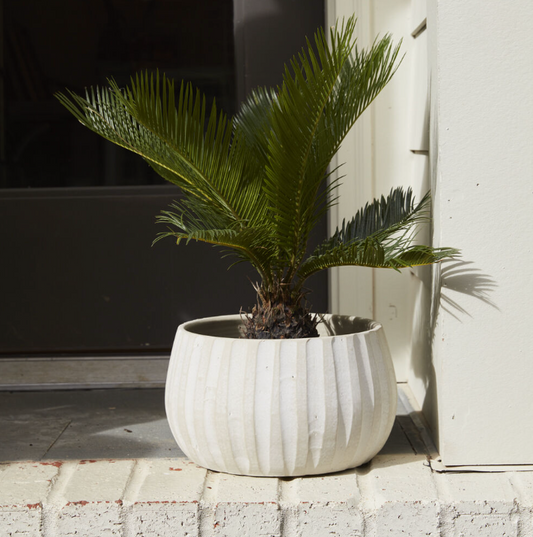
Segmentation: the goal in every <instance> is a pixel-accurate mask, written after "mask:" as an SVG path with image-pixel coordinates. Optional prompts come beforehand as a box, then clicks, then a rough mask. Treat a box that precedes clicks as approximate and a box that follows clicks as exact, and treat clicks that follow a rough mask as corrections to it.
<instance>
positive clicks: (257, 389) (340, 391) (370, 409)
mask: <svg viewBox="0 0 533 537" xmlns="http://www.w3.org/2000/svg"><path fill="white" fill-rule="evenodd" d="M354 28H355V19H354V18H350V19H349V20H347V21H346V22H343V23H339V24H337V25H336V26H335V27H334V28H332V29H331V31H330V36H329V37H330V38H329V42H328V39H327V37H326V34H325V32H323V31H321V30H319V31H317V33H316V35H315V39H314V43H311V42H308V43H307V47H306V49H304V50H302V52H300V53H299V54H298V55H297V56H295V57H294V58H293V59H292V60H291V62H290V65H289V66H287V67H286V68H285V72H284V76H283V83H282V85H281V86H280V87H277V88H275V89H265V88H259V89H257V90H255V91H254V92H252V93H251V94H250V95H249V97H248V98H247V100H246V101H245V102H244V104H243V105H242V107H241V109H240V111H239V112H238V114H237V115H236V116H235V117H233V118H231V119H228V118H227V117H226V116H225V115H224V113H223V112H221V111H219V110H218V109H217V108H216V106H215V103H213V104H211V105H209V106H208V105H207V104H206V101H205V98H204V97H203V96H202V95H201V94H200V93H199V92H197V91H195V90H194V89H193V88H192V87H191V86H190V85H188V84H186V83H183V82H182V83H181V85H180V86H179V88H176V87H175V84H174V82H173V81H171V80H168V79H167V78H166V77H165V76H162V75H161V76H160V75H159V74H158V73H157V74H148V73H144V74H138V75H136V76H135V77H134V78H132V80H131V84H130V86H129V87H126V88H120V87H119V86H118V85H117V84H116V83H115V82H114V81H112V80H111V81H110V83H109V84H110V86H109V87H108V88H105V89H102V88H96V89H90V90H88V91H87V92H86V95H85V97H82V96H78V95H76V94H73V93H71V92H69V93H68V95H63V94H59V95H58V98H59V99H60V101H61V102H62V103H63V104H64V105H65V106H66V107H67V108H68V109H69V110H70V112H72V113H73V114H74V115H75V116H76V118H77V119H79V121H80V122H81V123H82V124H83V125H85V126H86V127H88V128H89V129H91V130H93V131H95V132H96V133H97V134H99V135H100V136H103V137H104V138H106V139H108V140H109V141H111V142H113V143H115V144H117V145H119V146H122V147H124V148H125V149H127V150H130V151H133V152H134V153H137V154H138V155H140V156H141V157H142V158H143V159H144V160H145V161H146V162H147V163H148V164H149V165H150V166H151V167H152V168H153V169H154V170H155V171H156V172H157V173H159V174H160V175H161V176H162V177H164V178H165V179H166V180H167V181H170V182H171V183H174V184H175V185H177V186H178V187H179V188H180V190H181V193H180V199H179V200H178V201H176V202H175V203H174V204H173V205H172V206H171V207H170V209H169V210H165V211H163V212H162V214H161V215H160V216H159V217H158V220H159V222H160V223H162V224H165V225H166V230H165V231H163V232H162V233H160V234H159V236H158V238H157V240H159V239H161V238H165V237H174V238H175V239H176V240H177V242H178V243H179V242H181V241H185V242H189V241H191V240H193V241H202V242H206V243H210V244H214V245H218V246H221V247H222V251H223V253H224V254H226V253H227V252H228V251H230V252H232V253H233V254H234V256H235V257H236V260H237V261H247V262H249V263H251V264H252V266H253V267H254V268H255V269H256V270H257V273H258V283H257V284H256V291H257V303H256V305H255V306H254V307H253V309H252V311H251V312H249V313H246V314H238V313H237V312H236V314H235V315H230V316H224V317H217V318H207V319H200V320H196V321H190V322H187V323H184V324H182V325H181V326H180V327H179V328H178V331H177V335H176V339H175V342H174V346H173V349H172V355H171V360H170V365H169V371H168V377H167V385H166V409H167V415H168V419H169V423H170V426H171V429H172V431H173V434H174V436H175V438H176V440H177V442H178V444H179V445H180V447H181V448H182V450H183V451H184V452H185V454H186V455H187V456H188V457H189V458H191V459H192V460H193V461H195V462H196V463H198V464H200V465H202V466H204V467H206V468H210V469H213V470H219V471H223V472H230V473H235V474H242V475H257V476H296V475H306V474H319V473H326V472H335V471H340V470H344V469H346V468H351V467H355V466H358V465H360V464H363V463H365V462H366V461H368V460H369V459H371V458H372V457H373V456H374V455H375V454H376V453H377V452H378V451H379V450H380V449H381V447H382V446H383V444H384V443H385V441H386V439H387V437H388V435H389V433H390V430H391V428H392V424H393V421H394V417H395V410H396V382H395V376H394V370H393V366H392V362H391V358H390V354H389V350H388V347H387V343H386V340H385V336H384V334H383V329H382V327H381V325H380V324H379V323H377V322H375V321H372V320H367V319H360V318H355V317H345V316H339V315H315V314H313V313H312V312H311V311H310V310H309V306H308V305H307V302H306V289H305V287H304V284H305V282H306V280H307V278H309V277H310V276H311V275H313V274H314V273H316V272H318V271H321V270H325V269H328V268H330V267H336V266H340V265H342V266H345V265H357V266H365V267H383V268H389V269H395V270H398V269H401V268H403V267H411V266H415V265H426V264H431V263H435V262H438V261H440V260H442V259H444V258H448V257H451V256H453V255H454V254H455V253H456V251H455V250H454V249H451V248H432V247H430V246H424V245H418V244H415V243H414V240H413V239H414V233H415V232H414V230H415V227H416V225H417V224H418V223H419V222H420V221H422V220H427V219H428V218H429V196H425V197H424V198H423V199H422V200H420V201H419V202H418V203H415V200H414V198H413V195H412V192H411V190H409V189H408V190H403V189H401V188H399V189H395V190H392V191H391V192H390V194H389V195H388V196H386V197H385V196H384V197H381V198H380V199H377V200H374V201H372V202H370V203H368V204H367V205H366V206H365V207H364V208H362V209H361V210H359V211H358V212H357V214H356V215H355V216H354V217H353V218H352V219H351V220H350V221H348V222H345V223H344V224H343V225H342V227H341V228H340V229H337V230H336V231H335V232H334V233H333V234H332V235H331V237H329V238H328V239H327V240H325V241H324V242H323V243H322V244H319V245H318V246H317V247H316V248H314V249H311V251H310V249H309V237H310V234H311V231H312V230H313V228H314V227H315V226H316V225H317V223H318V221H319V220H320V219H321V218H322V217H323V216H324V214H325V213H326V212H327V211H328V209H329V208H330V207H331V206H332V205H333V204H335V200H336V189H337V187H338V183H337V182H336V181H330V180H329V177H330V174H331V170H330V169H329V165H330V162H331V160H332V158H333V156H334V155H335V153H336V152H337V150H338V149H339V146H340V145H341V142H342V140H343V139H344V138H345V136H346V134H347V133H348V131H349V130H350V128H351V127H352V126H353V124H354V123H355V121H356V120H357V118H359V117H360V116H361V114H362V113H363V111H364V110H365V109H366V108H367V107H368V106H369V105H370V103H371V102H372V101H373V100H374V99H375V98H376V97H377V95H378V94H379V93H380V92H381V90H382V89H383V88H384V87H385V86H386V84H387V83H388V82H389V80H390V79H391V77H392V76H393V74H394V72H395V70H396V69H397V67H398V65H399V60H398V50H399V47H398V46H395V45H393V44H392V41H391V38H390V36H385V37H383V38H382V39H379V40H376V41H375V42H374V44H373V45H372V46H371V47H370V48H369V49H368V50H359V49H358V48H357V47H356V46H355V39H354Z"/></svg>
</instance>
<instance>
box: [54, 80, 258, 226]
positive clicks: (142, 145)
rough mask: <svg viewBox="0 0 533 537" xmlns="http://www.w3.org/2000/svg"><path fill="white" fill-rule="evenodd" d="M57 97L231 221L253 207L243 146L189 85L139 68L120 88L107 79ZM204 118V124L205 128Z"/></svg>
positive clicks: (253, 191)
mask: <svg viewBox="0 0 533 537" xmlns="http://www.w3.org/2000/svg"><path fill="white" fill-rule="evenodd" d="M58 98H59V100H60V101H61V102H62V103H63V104H64V105H65V106H66V107H67V108H68V109H69V110H70V112H72V113H73V114H74V115H75V116H76V118H77V119H78V120H79V121H80V122H81V123H82V124H83V125H85V126H86V127H88V128H90V129H91V130H93V131H95V132H96V133H98V134H100V135H101V136H103V137H104V138H106V139H108V140H110V141H111V142H113V143H115V144H117V145H119V146H121V147H124V148H125V149H128V150H130V151H132V152H134V153H137V154H138V155H140V156H141V157H143V158H144V159H145V160H146V161H147V162H148V163H149V164H150V165H151V166H152V167H154V169H155V170H156V171H157V172H159V173H160V174H161V175H162V176H163V177H164V178H165V179H167V180H168V181H170V182H172V183H174V184H176V185H178V186H179V187H181V189H182V190H183V191H184V192H186V193H187V194H188V195H192V196H194V197H198V198H200V199H203V200H205V201H207V202H209V203H210V204H211V205H212V207H213V210H215V211H221V212H225V213H227V214H228V216H229V217H231V218H233V219H234V220H243V219H246V216H247V214H246V213H250V212H251V211H253V209H254V208H255V206H256V203H257V200H258V197H257V190H258V188H260V183H257V182H255V183H254V182H253V181H252V182H251V181H250V180H244V176H245V174H244V169H245V167H246V166H247V165H248V162H247V158H246V152H245V151H243V150H242V148H241V144H240V143H238V140H235V138H234V136H233V126H232V123H231V121H229V120H227V119H226V117H225V115H224V114H223V113H219V112H218V111H217V109H216V106H215V105H214V104H213V106H212V107H211V111H210V112H209V113H208V112H207V107H206V103H205V98H204V97H203V96H202V95H201V94H200V93H199V92H194V90H193V89H192V86H190V85H186V84H183V83H182V85H181V88H180V91H179V96H178V98H176V95H175V88H174V83H173V82H172V81H170V80H167V79H166V77H164V76H163V77H160V75H159V74H156V75H155V76H154V75H149V74H148V73H146V74H139V75H137V77H136V78H135V79H132V82H131V86H130V87H129V88H127V89H125V90H121V89H120V88H119V87H118V86H117V84H116V83H115V82H114V81H110V87H109V88H105V89H100V88H97V89H93V90H91V91H89V92H87V94H86V97H85V98H83V97H80V96H78V95H75V94H73V93H69V96H65V95H62V94H58ZM206 125H207V127H206Z"/></svg>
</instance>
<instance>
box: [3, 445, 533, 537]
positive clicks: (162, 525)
mask: <svg viewBox="0 0 533 537" xmlns="http://www.w3.org/2000/svg"><path fill="white" fill-rule="evenodd" d="M72 535H77V536H86V537H92V536H94V537H106V536H115V535H116V536H125V537H140V536H154V537H156V536H157V537H166V536H172V537H210V536H238V537H247V536H251V537H256V536H258V537H270V536H272V537H274V536H275V537H293V536H294V537H300V536H301V537H329V536H340V537H344V536H346V537H370V536H372V537H385V536H409V537H417V536H442V537H448V536H450V537H452V536H453V537H470V536H472V537H502V536H505V537H508V536H516V537H530V536H533V473H531V472H520V473H519V472H507V473H467V474H465V473H462V474H437V473H433V472H432V471H431V469H430V468H429V465H428V463H427V461H426V459H425V457H422V456H414V455H379V456H377V457H376V458H375V459H374V460H373V461H372V463H371V464H369V465H366V466H365V467H363V468H359V469H356V470H350V471H346V472H343V473H340V474H335V475H330V476H316V477H305V478H294V479H275V478H251V477H236V476H230V475H226V474H219V473H215V472H209V471H206V470H204V469H203V468H200V467H198V466H196V465H195V464H193V463H191V462H189V461H187V460H186V459H139V460H98V461H63V462H15V463H5V464H0V536H1V537H11V536H13V537H15V536H17V537H20V536H24V537H30V536H35V537H37V536H43V537H67V536H72Z"/></svg>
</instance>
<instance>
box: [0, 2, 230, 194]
mask: <svg viewBox="0 0 533 537" xmlns="http://www.w3.org/2000/svg"><path fill="white" fill-rule="evenodd" d="M1 6H3V17H2V19H3V20H2V28H1V30H2V33H1V46H2V49H1V51H0V52H1V62H2V65H1V67H2V71H1V72H2V74H3V76H2V78H1V79H0V124H1V129H0V159H1V163H2V167H1V169H0V186H1V187H2V188H26V187H33V188H46V187H78V186H82V187H85V186H107V185H112V186H117V185H151V184H161V183H164V181H163V180H162V179H160V178H159V176H158V175H157V174H155V173H154V172H153V171H152V170H151V168H149V166H148V165H147V164H146V163H144V162H142V160H141V159H139V157H137V156H135V155H132V154H130V153H129V152H127V151H125V150H123V149H121V148H118V147H116V146H114V145H112V144H110V143H108V142H105V141H104V140H102V139H101V138H100V137H99V136H97V135H95V134H93V133H91V132H90V131H89V130H88V129H85V128H84V127H82V126H81V125H79V123H77V122H76V121H75V120H74V119H73V118H71V117H70V116H69V114H68V113H67V112H66V110H64V109H63V108H62V106H61V105H60V104H59V102H58V101H57V100H56V99H55V98H54V97H53V94H54V92H56V91H63V90H64V89H65V88H69V89H72V90H74V91H76V92H83V91H84V88H85V87H87V86H93V85H102V84H105V83H106V80H107V79H108V78H110V77H113V78H115V80H117V82H119V84H121V85H123V84H127V82H128V80H129V77H130V76H131V75H132V74H134V73H135V72H137V71H139V70H145V69H148V70H151V71H153V70H156V69H159V71H160V72H164V73H166V74H167V75H168V76H170V77H172V78H176V79H178V80H181V79H186V80H189V81H191V82H192V83H193V84H194V85H195V86H197V87H199V88H200V89H201V90H202V91H203V92H204V93H206V94H207V96H208V98H213V97H215V98H216V99H217V103H219V104H220V106H221V107H222V108H223V109H225V110H226V112H228V113H230V114H231V113H233V112H234V108H235V74H234V44H233V2H232V1H231V0H202V1H198V0H46V1H43V0H3V2H2V0H0V7H1Z"/></svg>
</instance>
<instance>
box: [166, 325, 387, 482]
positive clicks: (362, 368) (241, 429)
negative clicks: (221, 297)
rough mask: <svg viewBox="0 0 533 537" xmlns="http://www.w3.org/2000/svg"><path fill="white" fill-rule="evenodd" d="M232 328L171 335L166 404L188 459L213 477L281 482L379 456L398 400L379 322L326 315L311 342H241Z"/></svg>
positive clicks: (188, 329)
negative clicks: (227, 475) (225, 475)
mask: <svg viewBox="0 0 533 537" xmlns="http://www.w3.org/2000/svg"><path fill="white" fill-rule="evenodd" d="M240 322H241V318H240V316H239V315H231V316H223V317H212V318H207V319H200V320H197V321H191V322H188V323H185V324H182V325H181V326H180V327H179V328H178V332H177V334H176V339H175V342H174V346H173V349H172V355H171V359H170V365H169V371H168V376H167V384H166V394H165V398H166V411H167V417H168V420H169V423H170V428H171V430H172V433H173V434H174V437H175V438H176V441H177V443H178V444H179V446H180V447H181V449H182V450H183V452H184V453H185V454H186V455H187V457H189V458H190V459H191V460H192V461H194V462H195V463H197V464H199V465H200V466H203V467H205V468H209V469H211V470H217V471H220V472H227V473H231V474H239V475H251V476H286V477H288V476H300V475H311V474H323V473H329V472H338V471H341V470H345V469H347V468H353V467H356V466H359V465H361V464H364V463H365V462H367V461H369V460H370V459H371V458H372V457H373V456H374V455H376V453H378V451H379V450H380V449H381V448H382V447H383V445H384V444H385V442H386V440H387V438H388V436H389V434H390V431H391V429H392V425H393V423H394V417H395V414H396V399H397V392H396V379H395V376H394V369H393V365H392V361H391V357H390V352H389V349H388V345H387V341H386V339H385V335H384V332H383V328H382V326H381V325H380V324H379V323H376V322H375V321H371V320H368V319H361V318H357V317H347V316H340V315H327V316H324V322H323V323H321V324H320V325H319V328H320V330H321V337H319V338H308V339H293V340H248V339H239V331H238V327H239V325H240Z"/></svg>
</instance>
